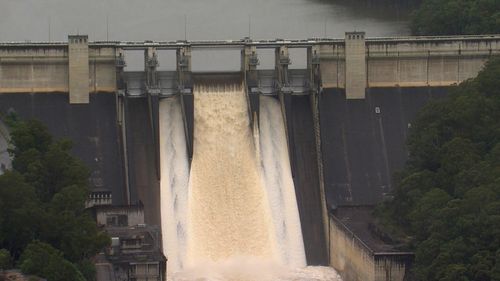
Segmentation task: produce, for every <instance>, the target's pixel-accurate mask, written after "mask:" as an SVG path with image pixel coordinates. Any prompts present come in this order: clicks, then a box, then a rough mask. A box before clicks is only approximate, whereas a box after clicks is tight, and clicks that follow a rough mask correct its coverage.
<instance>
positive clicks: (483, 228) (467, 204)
mask: <svg viewBox="0 0 500 281" xmlns="http://www.w3.org/2000/svg"><path fill="white" fill-rule="evenodd" d="M499 120H500V59H492V60H490V62H488V64H487V66H486V67H485V69H484V70H483V71H481V72H480V73H479V75H478V77H477V78H475V79H473V80H470V81H467V82H464V83H462V84H461V85H460V86H459V87H458V88H457V89H456V90H455V91H453V93H452V94H451V96H450V97H449V99H446V100H440V101H434V102H431V103H430V104H428V105H427V106H425V108H424V109H423V110H422V111H421V112H420V113H419V115H418V116H417V119H416V121H415V123H414V124H412V129H411V131H410V135H409V137H408V141H407V142H408V149H409V152H410V156H409V159H408V162H407V165H406V167H405V169H404V171H402V172H401V173H400V174H399V175H398V179H397V187H396V190H395V191H394V199H393V200H392V201H391V202H385V203H383V204H382V205H381V206H379V208H378V209H377V214H378V216H379V217H380V218H381V220H382V221H385V223H386V224H389V226H390V227H389V228H388V229H397V230H398V231H399V232H400V233H404V234H405V235H406V237H409V238H411V241H410V243H408V245H409V247H411V248H413V250H415V258H416V260H415V263H416V265H415V273H416V276H417V278H418V280H428V281H433V280H477V281H490V280H500V279H499V277H500V274H499V273H500V265H499V264H500V252H499V250H498V249H500V121H499Z"/></svg>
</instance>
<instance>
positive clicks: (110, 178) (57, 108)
mask: <svg viewBox="0 0 500 281" xmlns="http://www.w3.org/2000/svg"><path fill="white" fill-rule="evenodd" d="M11 111H13V112H16V113H17V114H18V115H19V117H20V118H21V119H30V118H34V119H38V120H40V121H41V122H42V123H44V124H45V125H47V127H48V128H49V131H50V132H51V133H52V134H53V135H54V136H56V137H58V138H60V137H65V138H69V139H70V140H72V141H73V150H72V152H73V153H74V155H75V156H76V157H78V158H80V159H81V160H82V161H83V162H84V163H85V164H86V165H87V166H88V167H89V169H90V172H91V177H90V186H91V188H92V189H107V190H110V191H111V192H112V195H113V202H114V203H115V204H123V203H124V198H125V196H124V187H123V170H122V166H121V163H122V162H121V161H122V160H121V154H120V143H119V138H118V132H117V126H116V106H115V96H114V95H113V94H109V93H103V94H101V93H100V94H91V95H90V104H85V105H70V104H69V102H68V95H67V94H60V93H59V94H49V93H45V94H0V113H1V114H6V113H7V112H11Z"/></svg>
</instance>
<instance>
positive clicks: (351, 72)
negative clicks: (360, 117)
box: [345, 32, 367, 99]
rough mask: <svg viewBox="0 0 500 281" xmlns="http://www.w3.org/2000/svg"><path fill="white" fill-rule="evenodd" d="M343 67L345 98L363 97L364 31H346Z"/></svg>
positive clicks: (364, 86) (364, 67)
mask: <svg viewBox="0 0 500 281" xmlns="http://www.w3.org/2000/svg"><path fill="white" fill-rule="evenodd" d="M345 65H346V66H345V67H346V85H345V92H346V98H347V99H364V98H365V90H366V80H367V78H366V45H365V33H364V32H346V34H345Z"/></svg>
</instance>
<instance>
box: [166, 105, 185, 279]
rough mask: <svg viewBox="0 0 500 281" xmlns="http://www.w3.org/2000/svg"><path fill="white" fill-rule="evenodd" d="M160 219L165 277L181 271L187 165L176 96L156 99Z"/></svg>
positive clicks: (182, 124)
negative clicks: (157, 108)
mask: <svg viewBox="0 0 500 281" xmlns="http://www.w3.org/2000/svg"><path fill="white" fill-rule="evenodd" d="M159 119H160V159H161V175H162V177H161V189H160V196H161V206H162V207H161V218H162V238H163V252H164V253H165V255H167V256H168V267H167V270H168V274H170V273H173V272H177V271H179V270H181V269H182V268H183V261H184V260H185V256H186V243H187V241H186V220H187V219H186V218H187V212H188V209H187V207H188V206H187V196H188V180H189V162H188V155H187V148H186V138H185V134H184V123H183V120H182V111H181V105H180V100H179V98H178V97H174V98H169V99H163V100H160V116H159Z"/></svg>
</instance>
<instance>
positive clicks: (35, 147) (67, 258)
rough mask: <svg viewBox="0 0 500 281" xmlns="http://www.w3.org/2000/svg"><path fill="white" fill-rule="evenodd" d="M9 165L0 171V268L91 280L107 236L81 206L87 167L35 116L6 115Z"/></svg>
mask: <svg viewBox="0 0 500 281" xmlns="http://www.w3.org/2000/svg"><path fill="white" fill-rule="evenodd" d="M8 125H9V126H10V127H11V129H12V131H11V142H12V145H13V147H14V148H13V149H12V150H11V151H10V153H11V154H12V156H13V163H12V166H13V170H12V171H8V172H6V173H5V174H3V175H1V176H0V270H1V269H5V268H10V267H13V266H16V267H19V268H21V270H22V271H23V272H24V273H28V274H33V275H38V276H40V277H44V278H47V280H48V281H68V280H77V281H78V280H82V281H84V280H94V279H95V269H94V267H93V265H92V263H91V262H90V258H91V257H93V256H94V255H95V254H96V253H97V252H98V251H99V250H100V249H102V248H103V247H104V246H105V245H107V243H108V241H109V238H108V237H107V236H106V235H105V234H104V233H102V232H100V231H99V230H98V229H97V227H96V224H95V222H94V221H93V219H92V218H91V217H90V216H89V214H88V213H87V212H86V211H85V205H84V203H85V200H86V198H87V194H88V190H87V179H88V170H87V169H86V168H85V167H84V165H83V164H82V163H81V162H80V161H79V160H77V159H75V158H74V157H72V156H71V155H70V149H71V143H70V142H69V141H67V140H53V138H52V137H51V135H50V134H49V133H48V131H47V128H46V127H44V126H43V125H42V124H41V123H40V122H38V121H33V120H32V121H26V122H21V121H17V120H16V119H15V117H11V118H8Z"/></svg>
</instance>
